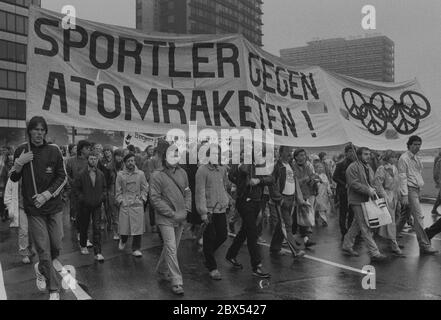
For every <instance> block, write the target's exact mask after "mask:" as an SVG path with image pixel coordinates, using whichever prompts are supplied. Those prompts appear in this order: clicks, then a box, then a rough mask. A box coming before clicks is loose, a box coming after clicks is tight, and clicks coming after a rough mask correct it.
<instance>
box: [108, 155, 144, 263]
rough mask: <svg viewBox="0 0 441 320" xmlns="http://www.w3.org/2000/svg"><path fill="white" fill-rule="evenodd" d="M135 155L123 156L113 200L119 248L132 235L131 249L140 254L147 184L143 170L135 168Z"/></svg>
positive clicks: (123, 246) (135, 254)
mask: <svg viewBox="0 0 441 320" xmlns="http://www.w3.org/2000/svg"><path fill="white" fill-rule="evenodd" d="M134 161H135V156H134V155H133V154H128V155H126V156H125V157H124V164H125V168H124V170H122V171H120V172H118V176H117V178H116V184H115V200H116V202H117V203H118V204H119V235H120V237H121V239H120V243H119V249H120V250H123V249H124V248H125V244H126V242H127V239H128V236H133V242H132V250H133V255H134V256H136V257H140V256H142V253H141V251H140V250H141V236H142V234H143V233H144V232H145V222H144V203H145V202H146V201H147V195H148V184H147V180H146V178H145V175H144V172H142V171H141V170H139V169H138V168H136V166H135V162H134Z"/></svg>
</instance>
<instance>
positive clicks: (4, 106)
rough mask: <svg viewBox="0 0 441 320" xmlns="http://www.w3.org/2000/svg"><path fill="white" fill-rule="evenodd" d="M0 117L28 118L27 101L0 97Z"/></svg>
mask: <svg viewBox="0 0 441 320" xmlns="http://www.w3.org/2000/svg"><path fill="white" fill-rule="evenodd" d="M0 119H11V120H26V101H24V100H14V99H3V98H0Z"/></svg>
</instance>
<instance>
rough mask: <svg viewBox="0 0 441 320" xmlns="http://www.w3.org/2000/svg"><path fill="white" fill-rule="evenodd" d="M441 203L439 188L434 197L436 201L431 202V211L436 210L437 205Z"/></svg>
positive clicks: (440, 190)
mask: <svg viewBox="0 0 441 320" xmlns="http://www.w3.org/2000/svg"><path fill="white" fill-rule="evenodd" d="M440 205H441V188H440V189H439V191H438V196H437V197H436V201H435V203H434V204H433V208H432V212H434V211H436V209H438V207H439V206H440Z"/></svg>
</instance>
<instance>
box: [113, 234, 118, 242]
mask: <svg viewBox="0 0 441 320" xmlns="http://www.w3.org/2000/svg"><path fill="white" fill-rule="evenodd" d="M113 240H115V241H116V240H119V235H118V234H117V233H115V234H114V235H113Z"/></svg>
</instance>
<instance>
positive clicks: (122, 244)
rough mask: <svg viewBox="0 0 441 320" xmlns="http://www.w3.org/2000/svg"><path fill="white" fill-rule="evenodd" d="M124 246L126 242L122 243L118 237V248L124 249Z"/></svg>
mask: <svg viewBox="0 0 441 320" xmlns="http://www.w3.org/2000/svg"><path fill="white" fill-rule="evenodd" d="M125 248H126V244H125V243H123V242H122V241H121V239H119V244H118V249H119V250H124V249H125Z"/></svg>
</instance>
